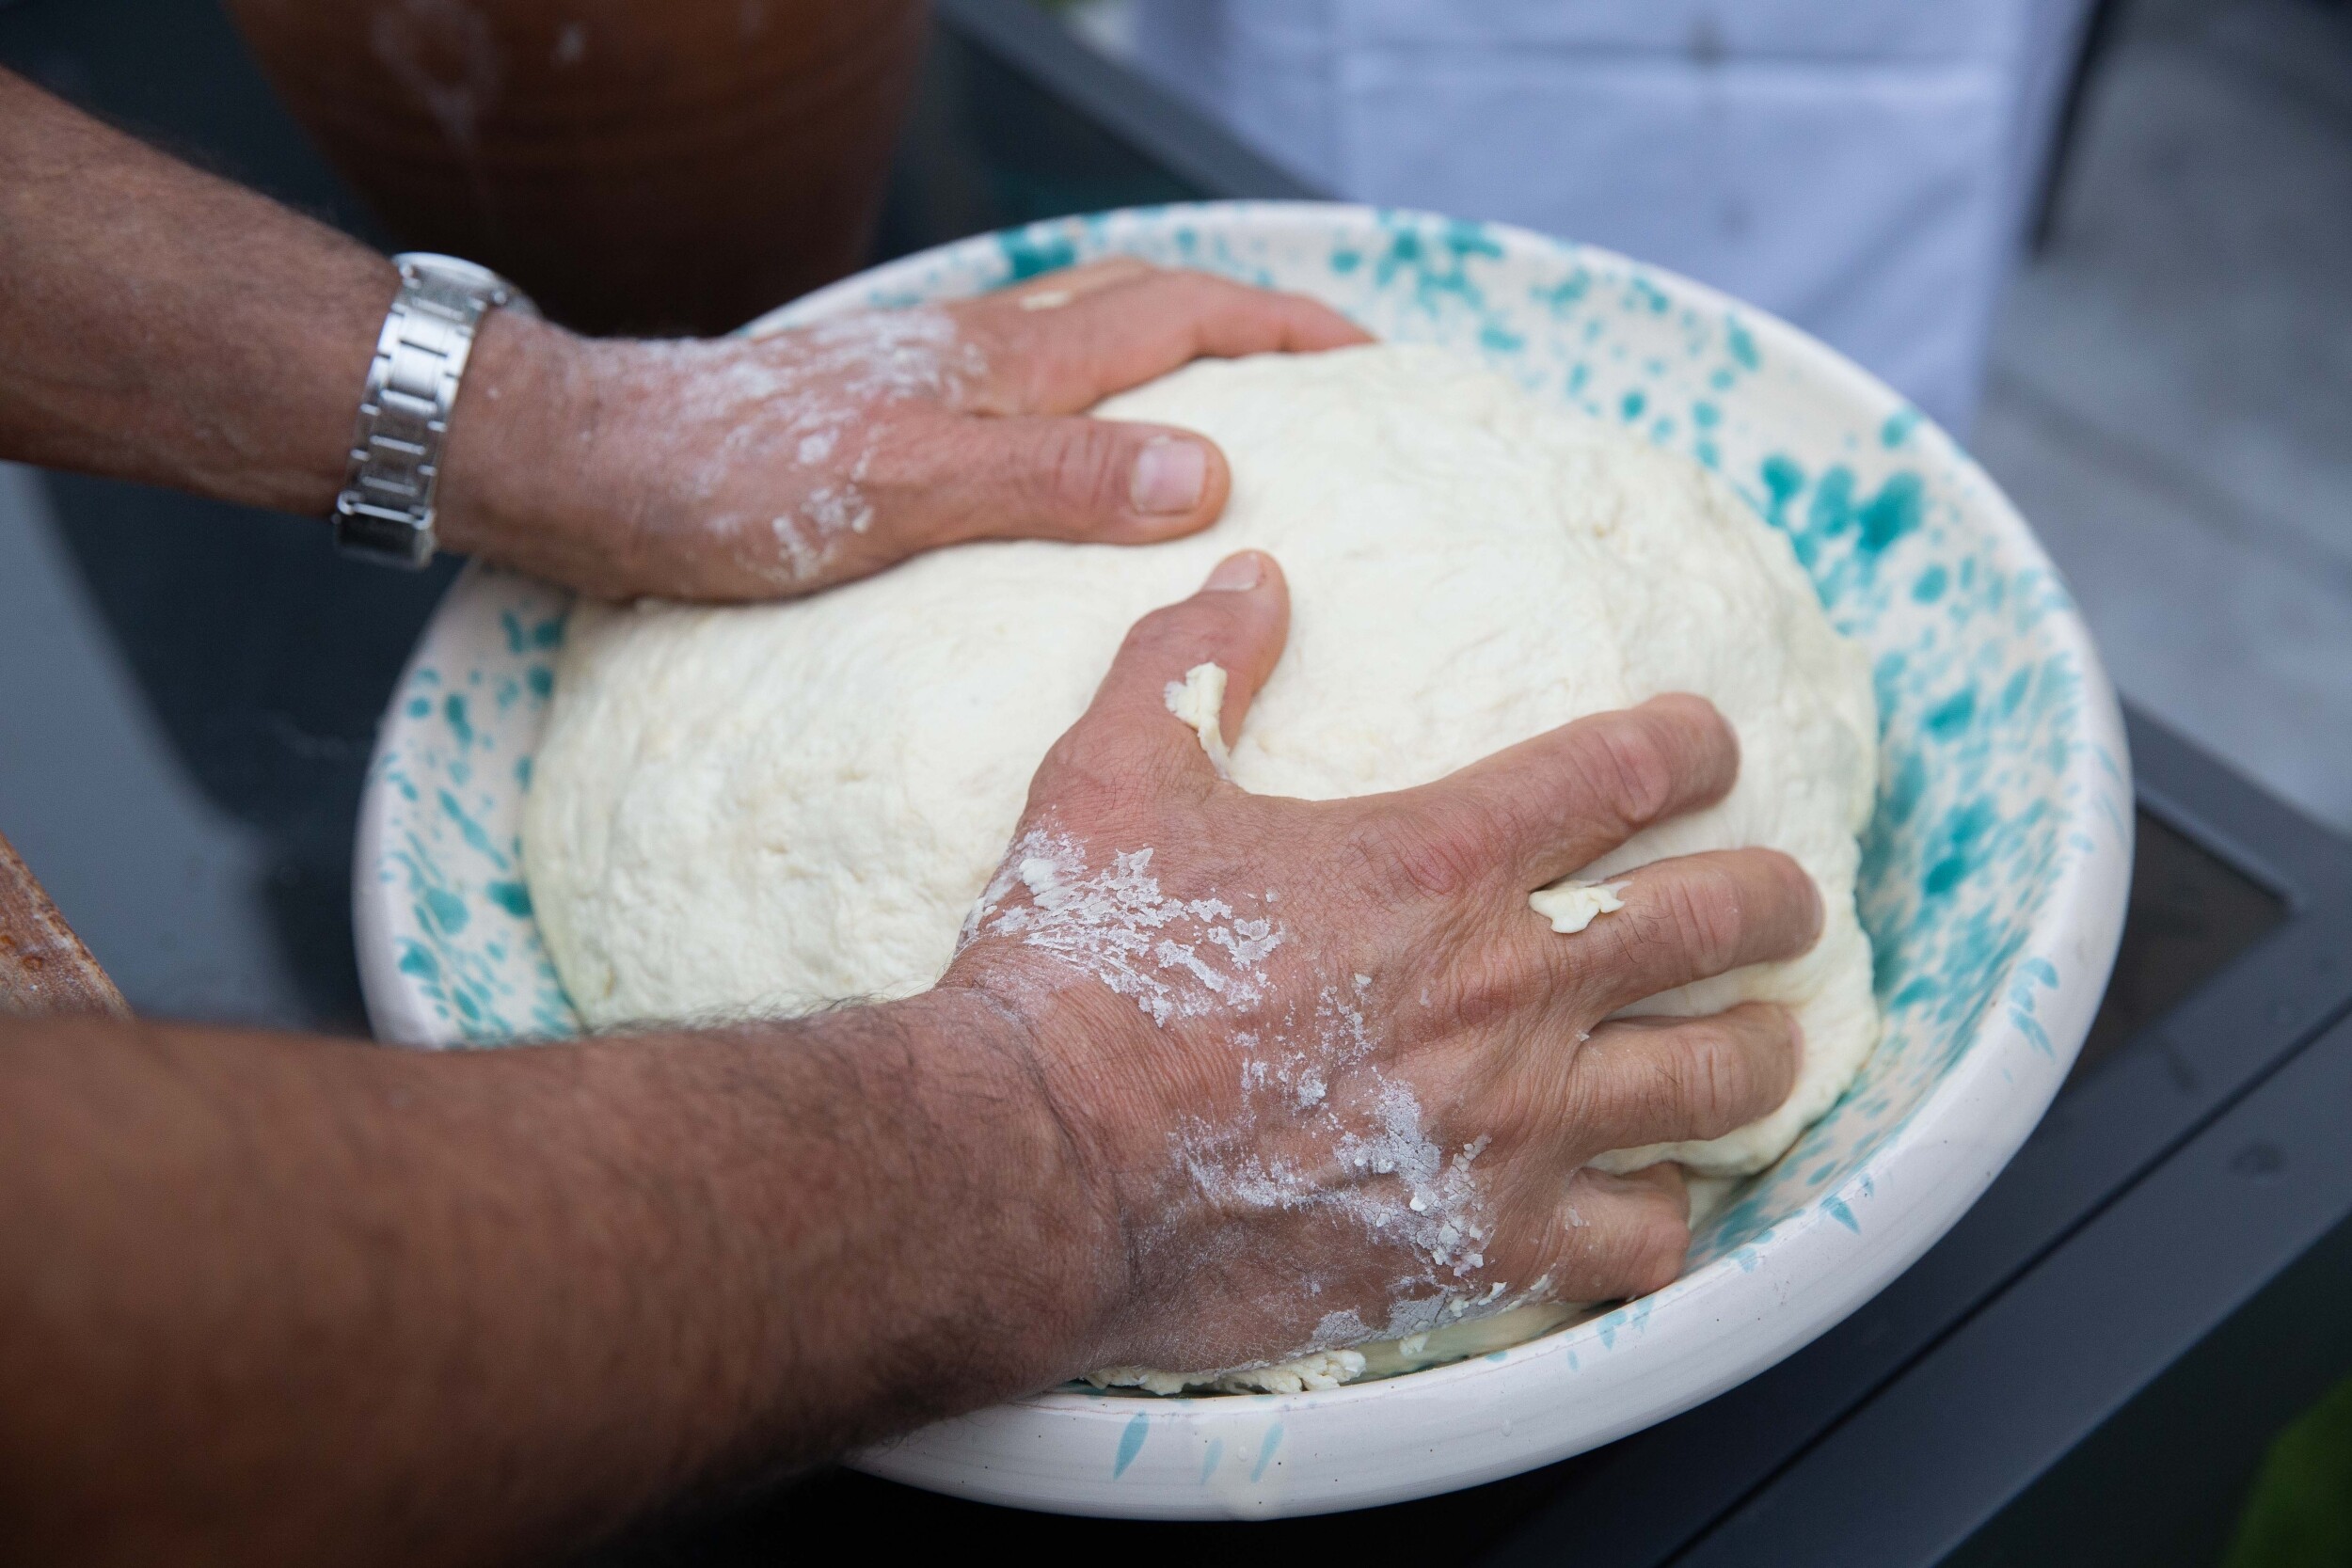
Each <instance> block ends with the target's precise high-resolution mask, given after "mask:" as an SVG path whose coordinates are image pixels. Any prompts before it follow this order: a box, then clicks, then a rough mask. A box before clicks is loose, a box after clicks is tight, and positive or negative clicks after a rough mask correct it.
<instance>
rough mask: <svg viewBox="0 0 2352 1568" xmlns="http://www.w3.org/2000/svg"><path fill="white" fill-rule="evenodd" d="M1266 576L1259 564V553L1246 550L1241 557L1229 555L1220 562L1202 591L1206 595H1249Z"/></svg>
mask: <svg viewBox="0 0 2352 1568" xmlns="http://www.w3.org/2000/svg"><path fill="white" fill-rule="evenodd" d="M1264 576H1265V568H1264V567H1263V566H1262V565H1260V564H1259V562H1258V552H1257V551H1256V550H1244V551H1242V552H1241V554H1239V555H1229V556H1227V557H1226V558H1225V559H1224V560H1222V561H1220V562H1217V563H1216V571H1214V572H1211V573H1210V574H1209V580H1208V581H1206V582H1204V583H1202V584H1201V585H1200V591H1201V592H1202V593H1204V594H1247V593H1248V592H1249V591H1250V590H1251V589H1252V588H1255V587H1257V586H1258V579H1259V578H1263V577H1264Z"/></svg>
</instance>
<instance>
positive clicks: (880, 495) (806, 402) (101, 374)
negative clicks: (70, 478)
mask: <svg viewBox="0 0 2352 1568" xmlns="http://www.w3.org/2000/svg"><path fill="white" fill-rule="evenodd" d="M0 277H5V278H6V279H7V285H6V287H5V288H0V457H6V458H10V459H14V460H17V461H22V462H28V463H36V464H41V465H44V466H47V467H61V468H73V469H78V470H81V471H85V472H92V473H101V474H107V475H111V476H114V477H117V478H123V479H134V480H139V481H142V482H145V483H156V484H167V485H173V486H177V487H180V488H183V489H192V490H196V491H198V492H199V493H201V494H204V495H208V496H212V497H215V498H217V499H225V500H232V501H240V502H244V503H246V504H250V505H256V506H266V507H274V508H278V509H280V510H283V511H289V512H297V513H307V514H310V515H320V516H324V515H326V512H327V511H328V510H329V508H330V507H331V506H332V505H333V502H334V499H335V496H336V493H337V491H338V490H339V489H340V488H341V486H342V479H343V472H344V466H345V461H346V458H347V455H348V452H349V450H350V442H351V438H352V429H353V419H354V416H355V414H356V413H357V410H358V400H359V394H360V391H361V388H362V386H363V383H364V382H365V379H366V372H367V368H368V362H369V359H370V356H372V355H373V351H374V346H375V341H376V335H377V332H378V329H379V328H380V327H381V325H383V321H384V315H385V311H386V309H387V307H388V306H389V303H390V301H391V298H392V295H393V292H394V289H395V285H396V279H395V275H394V273H393V270H392V267H391V265H390V263H389V261H386V260H385V259H384V258H383V257H381V256H379V255H376V254H375V253H374V252H373V251H371V250H369V249H368V248H367V247H365V246H363V245H358V243H357V242H355V241H353V240H351V239H350V238H348V237H347V236H345V235H342V234H341V233H339V232H337V231H336V230H331V229H329V228H327V227H326V226H325V225H323V224H319V223H317V222H314V221H313V220H311V219H309V218H307V217H304V216H302V215H300V214H295V213H293V212H291V211H288V210H287V209H285V208H283V207H281V206H279V205H278V204H277V203H275V202H272V201H270V200H268V199H267V198H264V197H262V196H260V195H257V194H256V193H254V192H251V191H248V190H246V189H243V188H242V187H240V186H237V185H235V184H233V183H231V182H228V181H224V180H221V179H218V178H216V177H215V176H212V175H209V174H205V173H202V172H200V171H199V170H197V169H194V168H191V167H189V166H186V165H184V164H182V163H180V162H178V161H177V160H175V159H172V158H169V157H167V156H166V155H164V154H163V153H161V152H158V151H156V150H153V149H151V148H149V147H146V146H145V145H143V144H141V143H140V142H138V141H136V140H135V139H134V138H132V137H129V136H126V135H121V134H120V133H119V132H116V131H114V130H112V129H110V128H108V127H106V126H104V125H103V124H101V123H99V122H98V121H96V120H94V119H90V118H89V117H87V116H86V115H83V114H81V113H80V112H79V111H77V110H75V109H72V108H71V107H69V106H68V105H66V104H64V103H60V102H59V101H57V100H56V99H55V98H52V97H50V96H49V95H48V94H46V93H43V92H41V91H40V90H39V89H37V88H35V87H31V86H30V85H28V84H27V83H25V82H24V81H23V80H22V79H20V78H18V77H15V76H12V75H10V74H8V72H6V71H0ZM1056 299H1059V300H1060V301H1061V303H1060V304H1059V305H1055V304H1053V303H1051V302H1052V301H1054V300H1056ZM1041 301H1045V302H1047V303H1045V304H1044V305H1043V306H1041V304H1040V302H1041ZM1361 339H1362V334H1361V333H1360V332H1359V331H1358V330H1357V329H1355V328H1354V327H1352V326H1350V325H1347V324H1346V323H1345V322H1344V321H1343V320H1342V319H1341V318H1340V317H1339V316H1337V315H1336V314H1334V313H1332V312H1331V311H1329V310H1327V309H1324V308H1322V307H1320V306H1317V305H1313V304H1311V303H1310V302H1307V301H1304V300H1301V299H1298V298H1295V297H1294V296H1288V295H1280V294H1274V293H1266V292H1264V291H1260V290H1253V289H1246V288H1243V287H1241V286H1239V285H1236V284H1232V283H1226V282H1222V281H1220V280H1216V279H1213V278H1209V277H1204V276H1202V275H1200V274H1192V273H1178V272H1164V271H1161V270H1159V269H1154V268H1150V267H1146V266H1144V265H1143V264H1142V263H1140V262H1132V261H1123V262H1112V263H1107V264H1105V265H1104V266H1102V267H1097V268H1089V269H1074V270H1073V271H1072V272H1070V273H1066V274H1062V275H1058V276H1057V277H1052V278H1048V279H1045V280H1042V281H1041V282H1039V283H1036V284H1033V285H1031V286H1029V287H1028V288H1027V289H1025V290H1023V291H1011V292H1008V293H999V294H996V295H992V296H987V297H984V298H982V299H979V300H976V301H970V302H965V303H962V304H959V305H956V306H952V307H947V308H944V309H938V310H933V311H921V312H894V313H887V314H882V315H872V314H869V315H866V316H862V317H857V318H854V319H852V320H850V321H848V322H841V323H835V324H833V325H830V326H827V327H819V328H813V329H810V330H807V331H804V332H800V333H789V334H779V335H775V336H772V337H769V338H766V339H762V340H757V341H753V340H746V339H722V340H713V341H683V342H645V341H630V340H590V339H583V338H580V337H578V336H576V335H574V334H572V333H569V332H565V331H564V330H563V329H562V328H560V327H557V326H554V325H548V324H547V323H542V322H534V321H531V320H529V319H527V318H524V317H522V316H520V315H517V314H516V313H514V312H511V311H493V312H492V313H491V314H490V315H489V316H487V317H486V318H485V321H484V323H483V325H482V328H481V331H480V335H479V338H478V340H477V342H476V345H475V348H474V353H473V357H472V360H471V363H470V364H469V369H468V371H467V373H466V378H465V384H464V386H463V388H461V390H460V393H459V397H458V403H457V406H456V410H455V413H454V415H453V420H452V425H451V434H450V438H449V447H448V451H447V454H446V464H445V467H444V471H443V476H442V480H441V489H440V495H439V501H440V519H439V521H440V530H439V531H440V535H441V540H442V543H443V544H444V545H445V546H448V547H449V548H451V549H453V550H458V551H461V552H466V553H473V554H480V555H483V556H485V557H487V558H489V559H493V560H498V561H501V562H507V563H510V564H514V565H517V566H521V567H523V568H525V569H528V570H532V571H534V572H537V573H539V574H541V575H543V576H546V577H548V578H552V579H554V580H558V581H562V582H565V583H567V584H570V585H572V586H575V587H579V588H582V589H586V590H588V591H590V592H594V593H597V594H605V595H608V596H613V597H625V596H628V595H632V594H663V595H667V596H673V597H710V598H761V597H771V596H775V595H778V594H795V593H803V592H807V591H809V590H811V589H815V588H820V587H824V586H828V585H830V584H832V583H835V582H839V581H844V580H847V579H848V578H853V577H857V576H862V575H865V574H866V573H868V572H871V571H875V570H878V569H880V568H881V567H882V566H885V565H888V564H890V563H891V562H895V561H898V560H900V559H903V558H904V557H905V556H907V555H910V554H913V553H914V552H915V551H917V550H921V549H926V548H930V547H931V546H936V545H940V544H946V543H950V542H954V541H956V540H960V539H967V538H974V537H982V536H1003V535H1040V536H1045V537H1055V538H1096V539H1104V540H1111V541H1117V542H1142V541H1147V540H1152V539H1159V538H1166V537H1169V536H1171V535H1174V534H1178V533H1184V532H1189V531H1192V530H1194V529H1198V528H1200V527H1202V526H1203V525H1205V524H1206V523H1208V522H1209V521H1210V520H1212V519H1213V518H1214V517H1215V516H1216V514H1217V512H1218V510H1219V509H1220V508H1221V507H1222V505H1223V503H1224V496H1225V490H1226V486H1227V483H1228V481H1227V476H1226V470H1225V467H1224V462H1223V459H1222V457H1221V456H1219V455H1218V454H1217V453H1216V449H1215V448H1214V446H1212V445H1210V444H1208V443H1206V442H1205V441H1202V440H1201V439H1200V437H1197V436H1181V435H1178V434H1177V433H1173V432H1168V431H1164V430H1158V429H1155V428H1152V427H1143V426H1133V425H1114V424H1107V423H1104V422H1102V421H1095V420H1086V419H1083V418H1081V417H1079V416H1080V414H1081V411H1082V410H1084V409H1085V408H1086V407H1088V406H1089V405H1091V404H1093V403H1094V402H1095V401H1097V400H1098V399H1100V398H1101V397H1103V396H1104V395H1106V394H1107V393H1109V392H1111V391H1114V390H1117V389H1119V388H1122V387H1126V386H1131V385H1134V384H1136V382H1140V381H1144V380H1148V379H1150V378H1151V377H1152V376H1154V375H1157V374H1159V373H1161V372H1164V371H1168V370H1171V369H1174V368H1175V367H1176V366H1177V365H1180V364H1182V363H1184V360H1186V359H1188V358H1190V357H1192V356H1194V355H1196V354H1202V353H1207V354H1244V353H1252V352H1259V351H1267V350H1275V349H1316V348H1324V347H1331V346H1335V345H1338V344H1341V343H1345V342H1353V341H1361ZM1155 440H1156V441H1157V443H1158V444H1157V445H1154V442H1155ZM1147 449H1149V450H1150V451H1152V453H1153V454H1154V455H1152V457H1151V458H1150V459H1149V460H1148V461H1147V459H1146V456H1145V454H1146V451H1147ZM1196 459H1197V460H1196ZM861 523H862V525H863V526H860V525H861Z"/></svg>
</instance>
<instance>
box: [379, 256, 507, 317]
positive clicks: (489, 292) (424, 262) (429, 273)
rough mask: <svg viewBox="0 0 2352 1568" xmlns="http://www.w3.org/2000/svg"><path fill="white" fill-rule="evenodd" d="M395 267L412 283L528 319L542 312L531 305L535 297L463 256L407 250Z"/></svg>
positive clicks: (393, 262)
mask: <svg viewBox="0 0 2352 1568" xmlns="http://www.w3.org/2000/svg"><path fill="white" fill-rule="evenodd" d="M392 264H393V265H394V266H396V267H398V268H399V269H400V274H401V276H402V277H405V278H406V279H408V280H409V282H411V283H412V284H413V283H418V282H429V283H436V284H439V285H441V286H442V287H444V288H450V289H456V290H461V291H463V292H464V293H469V294H472V295H475V296H477V297H478V298H481V299H483V300H484V301H485V302H487V303H488V304H491V305H497V306H501V307H503V308H504V309H509V310H519V311H521V312H523V313H524V314H525V315H530V316H536V315H537V314H538V313H539V312H538V309H537V308H536V307H534V306H533V305H532V303H531V296H530V295H528V294H526V293H523V292H522V291H521V290H520V289H517V288H516V287H515V285H514V284H512V283H509V282H508V281H507V280H506V279H505V278H503V277H500V276H499V275H498V274H497V273H494V272H492V271H491V270H490V269H489V268H488V267H485V266H483V265H482V264H480V263H479V262H475V261H467V260H466V259H465V258H464V257H462V256H443V255H441V254H440V253H439V252H437V251H431V250H404V251H402V252H401V253H400V254H399V255H397V256H395V257H393V258H392Z"/></svg>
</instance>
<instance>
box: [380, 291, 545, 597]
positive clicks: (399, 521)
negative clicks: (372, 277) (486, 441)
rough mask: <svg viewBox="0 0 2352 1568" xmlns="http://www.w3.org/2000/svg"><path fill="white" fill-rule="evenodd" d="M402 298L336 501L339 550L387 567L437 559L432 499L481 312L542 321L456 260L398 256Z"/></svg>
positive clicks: (390, 315) (384, 338)
mask: <svg viewBox="0 0 2352 1568" xmlns="http://www.w3.org/2000/svg"><path fill="white" fill-rule="evenodd" d="M392 262H393V264H394V265H396V266H398V267H399V268H400V293H399V295H398V296H397V297H396V298H394V299H393V301H392V308H391V309H390V310H389V312H387V313H386V315H385V317H384V331H383V333H382V334H381V335H380V336H379V337H378V338H377V339H376V341H375V359H374V361H373V363H372V364H370V365H369V366H368V386H367V390H366V391H365V392H364V393H362V394H361V396H360V399H359V422H358V427H357V428H356V429H355V430H354V431H353V432H352V436H351V466H350V467H348V468H346V469H345V470H344V472H343V491H342V495H340V496H337V497H336V498H335V543H336V544H338V545H340V546H342V547H343V549H345V550H346V551H348V552H350V553H351V554H353V555H358V556H365V557H366V558H367V559H368V560H370V561H378V562H384V563H386V564H387V565H393V566H407V567H418V566H422V565H423V564H424V563H425V562H428V561H431V560H432V559H433V493H434V490H435V488H436V486H437V484H438V483H439V482H440V477H441V449H442V448H443V447H444V446H446V445H447V444H448V441H449V416H450V410H451V409H453V408H454V407H455V406H456V404H457V384H458V382H459V380H460V379H461V378H463V377H464V375H465V373H466V358H467V356H469V354H471V353H472V352H473V335H474V328H475V326H476V325H479V324H480V322H481V320H482V316H483V312H485V311H486V310H488V309H490V308H491V307H492V306H504V307H505V308H506V309H510V310H520V311H522V312H523V313H524V314H525V315H532V316H535V315H537V314H538V311H537V310H536V309H533V308H532V303H531V300H530V299H529V297H528V296H526V295H525V294H524V293H523V292H522V291H521V290H520V289H517V288H516V287H515V285H513V284H512V283H509V282H508V281H506V279H504V278H503V277H500V276H499V275H498V274H496V273H494V272H492V271H491V270H490V269H489V268H487V267H478V266H476V265H474V264H473V263H472V262H471V261H459V260H458V259H457V258H456V257H454V256H435V255H432V254H430V253H429V252H425V251H410V252H408V253H407V254H405V255H402V256H395V257H393V258H392Z"/></svg>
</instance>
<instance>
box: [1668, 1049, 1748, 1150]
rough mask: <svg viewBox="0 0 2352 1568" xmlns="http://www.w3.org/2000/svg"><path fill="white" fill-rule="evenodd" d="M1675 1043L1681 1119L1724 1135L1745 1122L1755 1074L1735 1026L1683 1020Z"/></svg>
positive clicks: (1673, 1065) (1703, 1134) (1672, 1068)
mask: <svg viewBox="0 0 2352 1568" xmlns="http://www.w3.org/2000/svg"><path fill="white" fill-rule="evenodd" d="M1673 1038H1674V1044H1673V1045H1672V1047H1670V1049H1669V1066H1668V1069H1667V1071H1668V1075H1669V1077H1670V1078H1671V1079H1672V1081H1673V1084H1674V1094H1675V1100H1676V1108H1677V1111H1678V1112H1679V1113H1680V1114H1679V1115H1678V1116H1677V1118H1676V1123H1677V1124H1678V1125H1682V1126H1687V1127H1689V1128H1690V1129H1691V1133H1690V1135H1691V1136H1692V1137H1699V1138H1719V1137H1721V1136H1723V1135H1724V1133H1726V1132H1730V1131H1731V1130H1732V1129H1733V1128H1735V1127H1737V1126H1739V1125H1740V1121H1741V1120H1742V1119H1743V1118H1744V1117H1745V1114H1746V1109H1747V1103H1748V1098H1749V1094H1748V1090H1749V1081H1748V1080H1749V1075H1748V1074H1747V1072H1746V1071H1744V1070H1743V1061H1742V1054H1741V1053H1740V1049H1739V1042H1738V1041H1737V1040H1736V1039H1734V1038H1733V1037H1732V1031H1731V1030H1730V1029H1729V1028H1728V1027H1727V1026H1725V1025H1724V1024H1723V1023H1721V1022H1716V1021H1714V1020H1707V1021H1703V1022H1696V1023H1690V1024H1685V1025H1683V1026H1682V1027H1681V1028H1680V1029H1678V1030H1677V1031H1676V1032H1675V1035H1674V1037H1673Z"/></svg>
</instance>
